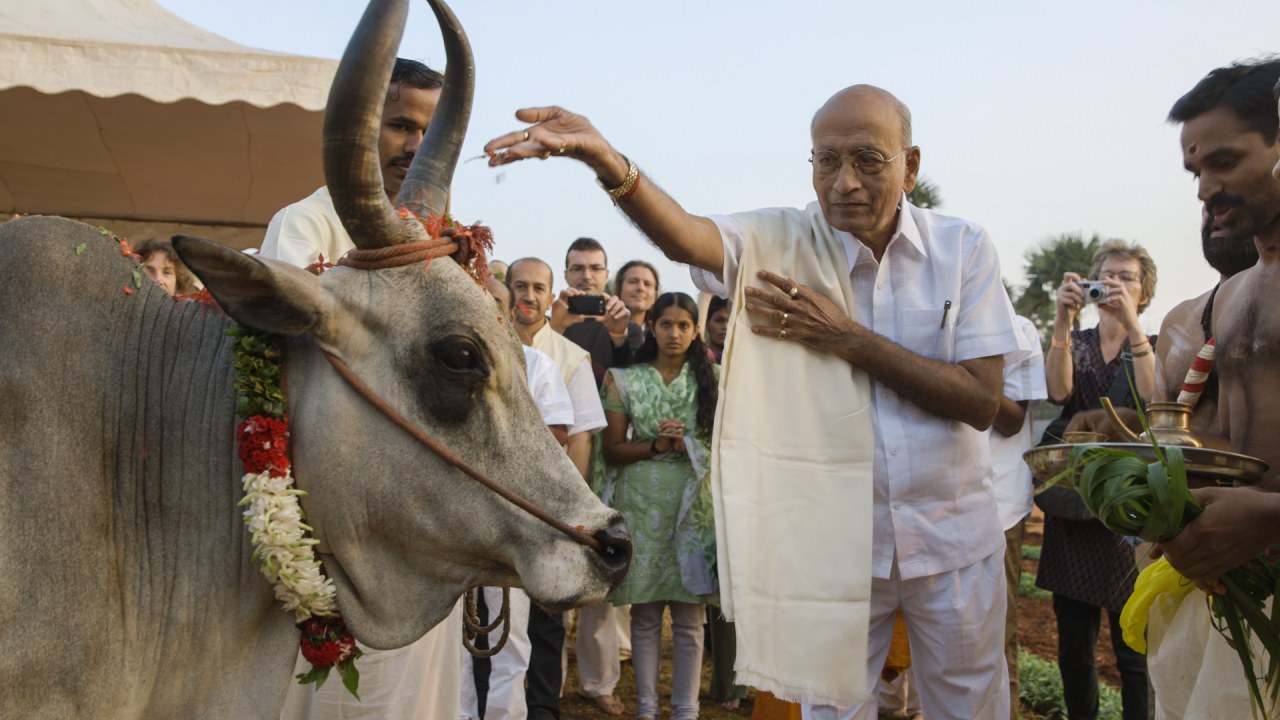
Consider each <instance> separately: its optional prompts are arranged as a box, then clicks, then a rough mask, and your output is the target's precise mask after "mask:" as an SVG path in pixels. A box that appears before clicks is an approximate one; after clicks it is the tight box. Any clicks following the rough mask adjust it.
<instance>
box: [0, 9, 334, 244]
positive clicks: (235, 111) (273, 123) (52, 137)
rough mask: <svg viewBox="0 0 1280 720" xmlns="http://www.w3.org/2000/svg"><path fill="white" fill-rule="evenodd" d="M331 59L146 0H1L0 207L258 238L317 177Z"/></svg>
mask: <svg viewBox="0 0 1280 720" xmlns="http://www.w3.org/2000/svg"><path fill="white" fill-rule="evenodd" d="M336 68H337V61H336V60H323V59H318V58H308V57H296V56H290V55H283V54H279V53H273V52H269V51H266V50H258V49H254V48H249V47H245V46H243V45H238V44H236V43H233V42H231V41H230V40H227V39H225V38H223V37H220V36H218V35H214V34H212V33H209V32H207V31H205V30H202V29H200V28H198V27H196V26H194V25H192V24H190V23H188V22H186V21H184V20H182V19H181V18H178V17H177V16H175V15H173V14H172V13H170V12H169V11H167V10H165V9H164V8H162V7H160V6H159V5H157V4H156V2H155V0H43V1H41V2H20V1H19V0H4V2H0V212H5V213H6V214H7V213H14V212H16V213H28V214H51V215H64V216H67V217H74V218H78V219H82V220H85V221H86V222H90V223H92V224H96V225H104V226H106V227H108V228H110V229H111V230H113V231H115V232H116V233H117V234H119V235H122V236H125V237H129V238H134V239H140V238H142V237H144V236H147V235H168V234H172V233H175V232H183V233H189V234H193V235H200V236H203V237H208V238H210V239H216V240H219V241H221V242H225V243H227V244H230V245H233V246H235V247H249V246H256V245H257V244H258V243H259V242H260V241H261V239H262V233H263V230H264V229H265V227H266V224H267V222H268V221H269V220H270V219H271V216H272V214H274V213H275V211H276V210H278V209H280V208H281V207H283V206H284V205H287V204H288V203H291V202H293V201H295V200H298V199H300V198H302V197H304V196H306V195H307V194H309V193H310V192H311V191H312V190H314V189H315V188H316V187H318V186H319V185H321V184H322V183H323V182H324V179H323V172H322V170H321V162H320V129H321V123H322V119H323V113H324V104H325V100H326V99H327V97H328V92H329V84H330V82H331V81H332V79H333V74H334V72H335V70H336Z"/></svg>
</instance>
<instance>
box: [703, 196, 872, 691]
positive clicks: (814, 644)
mask: <svg viewBox="0 0 1280 720" xmlns="http://www.w3.org/2000/svg"><path fill="white" fill-rule="evenodd" d="M810 207H811V208H812V210H811V211H810V212H813V213H815V214H816V213H818V212H819V211H818V209H817V204H816V203H815V204H813V205H811V206H810ZM735 218H738V219H740V220H742V223H743V242H744V246H743V250H742V255H741V258H740V260H739V270H738V275H737V278H738V279H737V285H736V287H734V288H733V289H732V294H731V296H730V299H731V302H732V307H733V320H732V323H731V326H730V328H729V334H728V337H727V338H726V340H725V354H724V360H723V362H724V367H723V372H722V375H721V381H720V398H721V401H720V405H719V408H718V409H717V412H716V424H715V434H714V438H713V444H712V451H711V452H712V467H711V471H712V476H711V482H712V489H713V493H714V501H715V515H716V541H717V554H718V563H719V574H720V597H721V602H722V607H723V610H724V613H725V615H726V616H727V617H728V618H730V619H732V620H733V621H734V623H735V628H736V632H737V641H738V643H737V645H738V647H737V660H736V662H735V664H734V669H735V670H736V671H737V681H738V682H739V683H741V684H745V685H751V686H752V687H755V688H758V689H761V690H768V691H769V692H772V693H773V694H774V695H776V696H778V697H779V698H782V699H785V700H790V701H793V702H805V703H826V704H838V705H851V704H854V703H857V702H861V701H863V700H865V699H866V698H867V697H868V687H867V678H866V677H865V673H866V667H867V632H868V625H869V616H870V598H871V542H872V540H871V537H872V536H871V531H872V513H871V505H872V480H871V471H872V463H873V459H874V456H875V436H874V434H873V433H874V429H873V427H872V421H871V390H870V385H869V381H868V380H867V376H866V374H865V373H863V372H862V371H860V370H856V369H853V368H851V366H850V365H849V364H848V363H847V362H845V361H844V360H841V359H840V358H837V357H834V356H830V355H825V354H820V353H817V352H814V351H811V350H807V349H805V348H804V347H803V346H801V345H798V344H796V343H793V342H789V341H779V340H777V339H775V338H766V337H761V336H756V335H754V334H753V333H752V332H751V325H752V319H751V317H750V316H749V314H748V313H747V312H745V296H744V294H743V288H744V287H746V286H747V285H748V284H750V285H755V286H761V285H764V284H765V283H763V281H761V280H759V279H758V278H756V271H757V270H759V269H766V270H770V271H772V272H775V273H779V274H781V275H782V276H784V277H788V278H793V279H795V280H796V281H797V282H800V283H803V284H805V285H808V286H810V287H813V288H815V289H817V290H818V291H820V292H823V293H824V294H826V295H827V296H828V297H829V298H830V299H831V300H833V301H834V302H835V303H836V305H837V306H839V307H840V308H841V309H842V310H843V311H844V312H845V313H846V314H848V315H849V316H850V317H853V316H854V312H853V307H854V299H853V292H852V289H851V287H850V283H849V275H848V267H849V264H848V261H847V260H846V257H845V251H844V247H843V245H842V243H841V241H840V239H839V238H838V237H837V236H836V235H835V234H834V232H833V231H832V230H831V228H830V227H829V226H828V225H827V224H826V223H825V222H823V221H822V219H821V218H820V217H811V216H810V215H809V214H808V213H807V212H806V211H802V210H794V209H780V208H779V209H770V210H762V211H759V212H756V213H751V214H749V215H745V216H743V215H738V216H735ZM757 322H759V321H758V320H757Z"/></svg>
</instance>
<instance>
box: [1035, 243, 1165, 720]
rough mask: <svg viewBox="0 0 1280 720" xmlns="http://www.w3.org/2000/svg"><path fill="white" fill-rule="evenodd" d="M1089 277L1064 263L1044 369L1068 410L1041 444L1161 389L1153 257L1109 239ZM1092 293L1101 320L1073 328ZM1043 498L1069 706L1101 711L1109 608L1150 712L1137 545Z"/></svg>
mask: <svg viewBox="0 0 1280 720" xmlns="http://www.w3.org/2000/svg"><path fill="white" fill-rule="evenodd" d="M1089 277H1090V279H1091V282H1085V281H1082V280H1081V278H1080V276H1079V275H1076V274H1075V273H1070V272H1069V273H1065V274H1064V275H1063V277H1062V285H1061V286H1059V288H1058V298H1057V313H1056V315H1055V317H1054V321H1053V339H1052V341H1051V342H1052V344H1051V346H1050V348H1049V352H1048V354H1047V355H1046V357H1045V379H1046V381H1047V385H1048V390H1049V399H1050V400H1051V401H1052V402H1054V403H1056V404H1058V405H1061V406H1062V414H1061V415H1060V416H1059V417H1058V419H1057V420H1055V421H1054V422H1053V424H1051V425H1050V426H1049V428H1048V429H1047V430H1046V431H1045V437H1044V440H1043V441H1042V443H1041V444H1044V443H1045V442H1054V443H1056V442H1061V440H1059V439H1058V437H1059V436H1060V435H1061V434H1062V430H1063V429H1064V428H1065V427H1066V425H1067V423H1068V421H1070V419H1071V417H1072V416H1073V415H1075V414H1076V413H1077V412H1080V411H1082V410H1091V409H1094V408H1099V407H1101V402H1100V399H1101V398H1102V397H1104V396H1106V397H1109V398H1111V402H1112V403H1113V404H1114V405H1115V406H1116V407H1129V408H1136V407H1138V403H1139V401H1140V400H1141V401H1143V402H1145V401H1146V400H1148V399H1150V397H1151V394H1152V393H1153V392H1154V390H1155V357H1154V355H1153V354H1152V348H1153V347H1154V346H1155V342H1156V338H1155V336H1154V335H1152V336H1148V335H1146V334H1145V333H1144V332H1143V330H1142V325H1141V323H1139V321H1138V316H1139V315H1140V314H1141V313H1142V311H1143V310H1145V309H1146V308H1147V305H1149V304H1150V303H1151V298H1152V297H1153V296H1154V295H1155V290H1156V265H1155V262H1154V261H1152V259H1151V256H1150V255H1148V254H1147V251H1146V250H1144V249H1143V248H1142V246H1140V245H1137V244H1128V243H1125V242H1124V241H1122V240H1109V241H1107V242H1106V243H1103V245H1102V247H1100V248H1099V249H1098V251H1097V252H1096V253H1094V256H1093V266H1092V267H1091V268H1090V270H1089ZM1089 303H1096V304H1097V307H1098V325H1097V326H1096V327H1093V328H1090V329H1088V330H1072V326H1073V324H1074V322H1075V318H1076V314H1077V313H1078V312H1079V311H1080V310H1081V308H1083V307H1084V306H1085V305H1086V304H1089ZM1130 378H1132V385H1130ZM1134 389H1136V390H1137V395H1136V396H1135V394H1134ZM1038 504H1040V505H1041V507H1042V508H1044V509H1045V523H1044V546H1043V548H1042V554H1041V557H1040V568H1039V572H1038V573H1037V575H1036V584H1037V585H1039V586H1040V587H1042V588H1044V589H1046V590H1049V591H1050V592H1052V593H1053V611H1054V614H1055V615H1056V616H1057V621H1058V668H1059V669H1060V670H1061V672H1062V690H1063V696H1064V699H1065V700H1066V705H1067V713H1068V716H1069V717H1071V718H1096V717H1097V716H1098V672H1097V666H1096V662H1095V659H1094V658H1095V646H1096V645H1097V642H1098V628H1099V625H1100V622H1101V613H1102V610H1103V609H1104V608H1105V609H1106V611H1107V616H1108V619H1109V621H1110V625H1111V645H1112V648H1113V649H1114V650H1115V654H1116V666H1117V668H1118V669H1119V670H1120V678H1121V693H1120V694H1121V699H1122V700H1123V703H1124V718H1125V720H1144V719H1145V718H1146V717H1147V671H1146V660H1145V658H1144V657H1143V656H1142V655H1139V654H1138V653H1136V652H1134V651H1133V650H1131V649H1130V648H1129V647H1128V646H1127V645H1125V644H1124V641H1123V640H1122V639H1121V632H1120V624H1119V623H1120V611H1121V610H1123V609H1124V603H1125V601H1126V600H1128V598H1129V595H1130V594H1131V593H1132V592H1133V580H1134V576H1135V575H1136V571H1135V569H1134V561H1133V546H1132V545H1131V544H1130V543H1129V541H1128V540H1127V539H1126V538H1123V537H1121V536H1119V535H1115V534H1113V533H1112V532H1111V531H1109V530H1107V529H1106V528H1105V527H1103V525H1102V523H1100V522H1098V521H1097V520H1094V519H1093V518H1092V517H1091V516H1089V515H1088V513H1087V512H1086V511H1083V509H1082V506H1081V509H1080V510H1078V511H1072V512H1059V511H1058V510H1057V509H1051V508H1050V507H1048V506H1047V504H1046V503H1043V502H1038ZM1055 512H1058V513H1059V514H1058V515H1055V514H1053V513H1055ZM1077 512H1078V513H1079V514H1075V513H1077Z"/></svg>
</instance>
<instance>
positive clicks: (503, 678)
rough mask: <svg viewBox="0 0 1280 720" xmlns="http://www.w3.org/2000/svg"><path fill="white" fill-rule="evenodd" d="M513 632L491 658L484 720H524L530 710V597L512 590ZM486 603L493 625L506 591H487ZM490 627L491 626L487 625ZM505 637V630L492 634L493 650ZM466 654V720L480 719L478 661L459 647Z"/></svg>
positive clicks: (464, 698)
mask: <svg viewBox="0 0 1280 720" xmlns="http://www.w3.org/2000/svg"><path fill="white" fill-rule="evenodd" d="M510 602H511V608H510V612H511V632H510V634H509V635H507V644H506V645H504V646H503V647H502V650H501V652H499V653H498V654H497V655H494V656H493V657H491V658H489V694H488V696H487V697H486V698H485V706H484V720H524V719H525V718H526V717H527V716H528V714H529V709H528V707H526V706H525V702H524V675H525V673H526V672H528V670H529V653H530V651H531V650H532V646H531V645H530V643H529V596H528V595H526V594H525V592H524V591H523V590H521V589H519V588H512V589H511V600H510ZM484 604H485V606H486V607H487V608H488V609H489V622H493V621H494V620H495V619H496V618H497V617H498V613H499V612H500V609H501V607H502V588H500V587H486V588H484ZM486 624H488V623H486ZM501 637H502V628H501V627H499V628H498V629H497V630H494V631H493V632H491V633H489V635H488V639H489V647H493V644H494V643H496V642H498V640H499V639H500V638H501ZM459 651H460V652H461V653H462V713H461V715H462V717H463V718H464V720H480V711H479V701H478V699H477V697H476V683H475V658H474V657H472V655H471V653H469V652H467V649H466V648H465V647H461V645H459Z"/></svg>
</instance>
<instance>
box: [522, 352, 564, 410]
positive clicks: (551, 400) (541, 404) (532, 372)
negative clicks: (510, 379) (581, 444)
mask: <svg viewBox="0 0 1280 720" xmlns="http://www.w3.org/2000/svg"><path fill="white" fill-rule="evenodd" d="M520 347H522V348H524V367H525V375H526V377H527V378H528V380H529V392H531V393H533V402H534V404H535V405H537V406H538V412H539V413H541V414H542V422H544V423H546V424H547V425H564V426H565V427H569V426H571V425H573V401H572V400H570V399H569V388H567V387H565V385H564V380H562V379H560V370H559V369H558V368H557V367H556V364H555V363H554V362H552V361H551V358H550V357H549V356H548V355H547V354H546V353H544V352H540V351H538V350H535V349H534V348H531V347H529V346H528V345H521V346H520Z"/></svg>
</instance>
